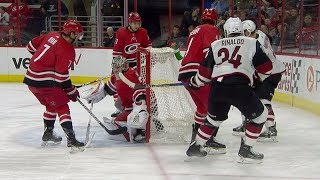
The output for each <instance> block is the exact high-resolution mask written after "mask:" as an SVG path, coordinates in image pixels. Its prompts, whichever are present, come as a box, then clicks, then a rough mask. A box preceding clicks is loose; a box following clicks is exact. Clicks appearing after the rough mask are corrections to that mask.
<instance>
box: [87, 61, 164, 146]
mask: <svg viewBox="0 0 320 180" xmlns="http://www.w3.org/2000/svg"><path fill="white" fill-rule="evenodd" d="M112 71H113V75H112V76H111V79H110V80H109V81H108V82H107V83H105V84H101V83H100V84H99V85H98V86H97V88H96V89H95V90H94V91H93V92H92V93H90V94H89V95H87V96H84V97H83V98H84V99H86V100H87V101H88V103H97V102H99V101H101V100H102V99H103V98H104V97H105V96H107V95H109V96H112V95H114V94H116V93H118V95H119V97H120V98H121V105H122V106H123V107H124V110H123V111H122V112H121V113H120V114H119V115H118V116H117V117H115V118H114V119H112V120H111V119H108V118H105V119H104V120H105V122H106V121H108V120H109V122H106V123H107V125H108V126H109V127H110V128H118V127H120V126H127V128H128V132H126V133H124V134H123V135H117V136H118V137H111V139H116V140H119V138H120V139H122V140H126V141H130V142H145V129H146V123H147V121H148V117H149V113H148V112H147V106H146V101H145V99H146V95H145V87H144V86H143V85H142V84H141V81H140V79H139V75H138V73H137V72H136V70H135V69H134V68H131V67H129V63H128V61H127V60H126V59H125V58H124V57H122V56H118V57H115V58H113V60H112ZM151 101H152V102H151V104H152V107H151V109H153V110H154V111H153V112H152V116H151V118H152V121H153V122H154V123H155V124H156V128H157V130H162V129H163V126H162V124H161V123H160V122H159V121H157V120H156V119H155V118H156V116H157V114H158V113H157V104H156V100H155V99H154V98H153V99H152V100H151ZM112 126H113V127H112ZM119 136H121V137H119Z"/></svg>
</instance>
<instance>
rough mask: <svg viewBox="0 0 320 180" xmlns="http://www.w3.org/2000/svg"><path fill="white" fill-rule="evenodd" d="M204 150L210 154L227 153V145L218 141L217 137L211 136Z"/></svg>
mask: <svg viewBox="0 0 320 180" xmlns="http://www.w3.org/2000/svg"><path fill="white" fill-rule="evenodd" d="M203 147H204V150H205V151H206V152H207V153H208V154H210V155H214V154H225V153H227V149H226V145H224V144H222V143H220V142H218V141H217V140H216V138H215V137H213V136H211V138H210V139H209V140H208V141H207V142H206V143H205V144H204V146H203Z"/></svg>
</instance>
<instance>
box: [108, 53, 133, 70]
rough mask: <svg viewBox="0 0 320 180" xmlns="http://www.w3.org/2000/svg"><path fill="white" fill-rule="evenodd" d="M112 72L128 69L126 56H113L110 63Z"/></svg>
mask: <svg viewBox="0 0 320 180" xmlns="http://www.w3.org/2000/svg"><path fill="white" fill-rule="evenodd" d="M111 67H112V70H113V72H115V73H116V72H121V71H126V70H128V69H129V63H128V61H127V59H126V58H124V57H122V56H117V57H114V58H113V60H112V64H111Z"/></svg>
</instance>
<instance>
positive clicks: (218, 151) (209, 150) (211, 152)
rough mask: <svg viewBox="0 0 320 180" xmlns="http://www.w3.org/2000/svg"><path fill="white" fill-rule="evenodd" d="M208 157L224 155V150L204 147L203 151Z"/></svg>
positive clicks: (225, 150) (225, 151)
mask: <svg viewBox="0 0 320 180" xmlns="http://www.w3.org/2000/svg"><path fill="white" fill-rule="evenodd" d="M203 150H205V151H206V152H207V153H208V155H217V154H226V153H227V149H226V148H212V147H204V149H203Z"/></svg>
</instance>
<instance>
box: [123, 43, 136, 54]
mask: <svg viewBox="0 0 320 180" xmlns="http://www.w3.org/2000/svg"><path fill="white" fill-rule="evenodd" d="M139 45H140V43H133V44H128V45H126V46H125V47H124V51H125V53H126V54H134V53H136V52H137V49H138V47H139Z"/></svg>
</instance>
